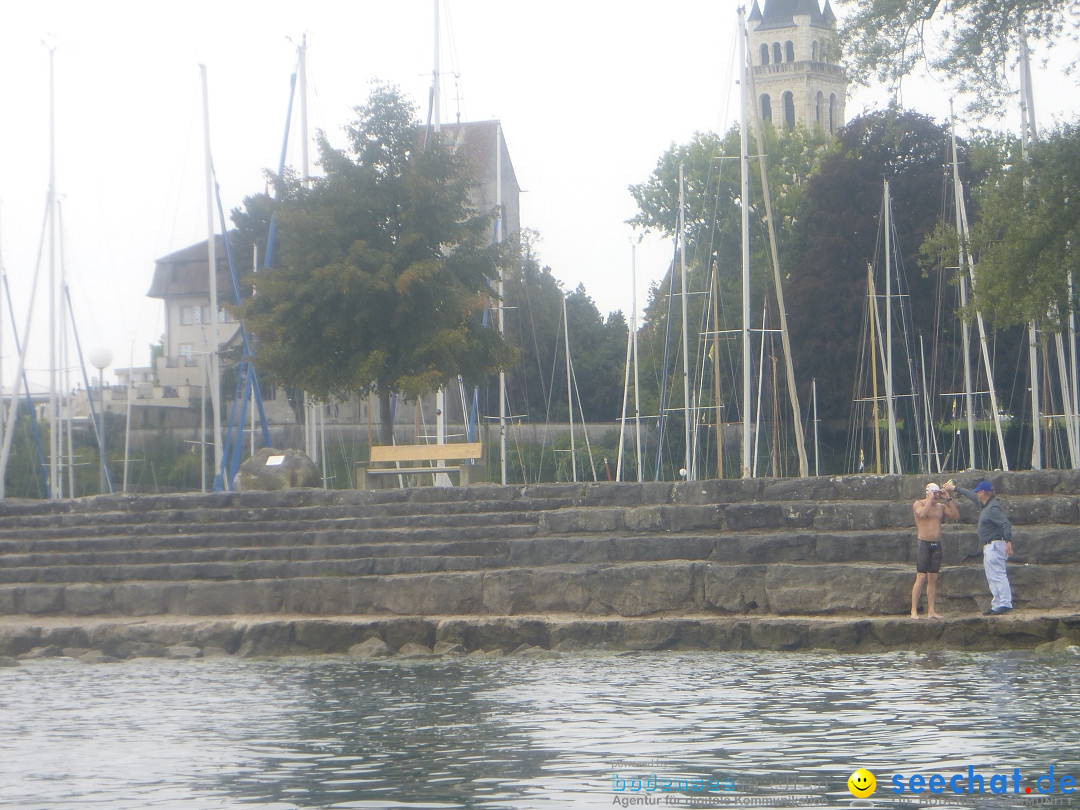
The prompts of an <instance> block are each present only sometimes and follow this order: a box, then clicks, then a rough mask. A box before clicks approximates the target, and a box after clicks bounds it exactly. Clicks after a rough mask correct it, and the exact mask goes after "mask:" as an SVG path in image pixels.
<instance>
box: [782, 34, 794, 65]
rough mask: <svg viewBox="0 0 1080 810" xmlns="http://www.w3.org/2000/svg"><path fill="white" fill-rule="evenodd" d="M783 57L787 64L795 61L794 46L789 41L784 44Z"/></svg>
mask: <svg viewBox="0 0 1080 810" xmlns="http://www.w3.org/2000/svg"><path fill="white" fill-rule="evenodd" d="M784 56H785V57H786V59H787V61H788V62H794V61H795V45H794V43H792V41H791V40H790V39H789V40H788V41H787V42H785V43H784Z"/></svg>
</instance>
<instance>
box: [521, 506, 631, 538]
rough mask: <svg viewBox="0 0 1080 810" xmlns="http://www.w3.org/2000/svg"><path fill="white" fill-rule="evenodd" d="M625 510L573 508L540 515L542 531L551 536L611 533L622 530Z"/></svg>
mask: <svg viewBox="0 0 1080 810" xmlns="http://www.w3.org/2000/svg"><path fill="white" fill-rule="evenodd" d="M622 518H623V510H622V509H614V508H607V507H600V508H594V509H582V508H580V507H571V508H569V509H559V510H557V511H553V512H544V513H542V514H541V515H540V529H541V530H542V531H545V532H548V533H549V534H573V533H575V532H611V531H616V530H618V529H620V528H622Z"/></svg>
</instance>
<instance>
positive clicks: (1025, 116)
mask: <svg viewBox="0 0 1080 810" xmlns="http://www.w3.org/2000/svg"><path fill="white" fill-rule="evenodd" d="M1035 131H1036V130H1035V100H1034V98H1033V97H1032V92H1031V63H1030V61H1029V55H1028V47H1027V34H1026V32H1025V31H1024V25H1023V22H1022V21H1021V23H1020V145H1021V150H1022V152H1023V156H1024V160H1027V154H1028V145H1029V143H1030V141H1031V140H1032V139H1034V138H1035V137H1036V135H1035ZM1028 369H1029V372H1028V373H1029V376H1030V382H1031V469H1033V470H1041V469H1042V422H1041V420H1042V411H1041V407H1040V404H1039V353H1038V336H1037V333H1036V330H1035V321H1031V322H1029V323H1028Z"/></svg>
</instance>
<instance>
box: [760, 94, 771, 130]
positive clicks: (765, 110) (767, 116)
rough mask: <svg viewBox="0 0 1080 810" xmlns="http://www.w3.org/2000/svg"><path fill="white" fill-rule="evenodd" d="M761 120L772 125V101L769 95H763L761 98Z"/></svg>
mask: <svg viewBox="0 0 1080 810" xmlns="http://www.w3.org/2000/svg"><path fill="white" fill-rule="evenodd" d="M761 120H762V121H768V122H769V123H770V124H771V123H772V99H770V98H769V94H768V93H763V94H762V96H761Z"/></svg>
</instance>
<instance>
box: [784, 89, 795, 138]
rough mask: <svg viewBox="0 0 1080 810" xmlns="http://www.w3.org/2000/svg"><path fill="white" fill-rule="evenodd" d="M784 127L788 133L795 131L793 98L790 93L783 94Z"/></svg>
mask: <svg viewBox="0 0 1080 810" xmlns="http://www.w3.org/2000/svg"><path fill="white" fill-rule="evenodd" d="M784 127H785V128H786V129H787V131H788V132H791V131H792V130H793V129H795V96H794V95H793V94H792V93H791V92H790V91H788V92H787V93H784Z"/></svg>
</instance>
